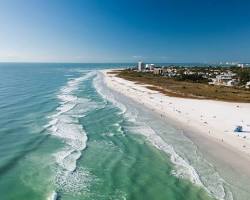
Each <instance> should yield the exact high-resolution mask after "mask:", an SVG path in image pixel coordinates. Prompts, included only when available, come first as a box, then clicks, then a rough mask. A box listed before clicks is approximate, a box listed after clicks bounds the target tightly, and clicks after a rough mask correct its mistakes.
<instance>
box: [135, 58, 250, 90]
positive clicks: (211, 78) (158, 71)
mask: <svg viewBox="0 0 250 200" xmlns="http://www.w3.org/2000/svg"><path fill="white" fill-rule="evenodd" d="M236 66H237V67H240V68H243V67H244V65H243V64H237V65H236ZM136 70H137V71H139V72H148V73H153V74H155V75H161V76H166V77H178V76H181V75H183V74H184V75H192V74H198V75H199V76H202V77H203V78H204V79H207V80H208V84H210V85H223V86H237V85H239V82H240V81H239V77H238V76H237V74H236V73H233V72H232V71H230V70H229V69H223V68H222V67H221V68H213V67H178V66H173V65H172V66H156V65H155V64H144V63H143V62H142V61H139V62H138V65H137V68H136ZM245 87H246V88H250V81H249V82H247V83H246V85H245Z"/></svg>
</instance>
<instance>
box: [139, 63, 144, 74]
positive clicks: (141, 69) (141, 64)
mask: <svg viewBox="0 0 250 200" xmlns="http://www.w3.org/2000/svg"><path fill="white" fill-rule="evenodd" d="M143 69H144V63H143V62H142V61H141V60H140V61H139V62H138V71H139V72H141V71H143Z"/></svg>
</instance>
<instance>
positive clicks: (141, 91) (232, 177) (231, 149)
mask: <svg viewBox="0 0 250 200" xmlns="http://www.w3.org/2000/svg"><path fill="white" fill-rule="evenodd" d="M109 71H110V70H103V71H102V74H103V77H104V83H105V84H106V85H107V87H109V88H110V89H112V90H114V91H116V92H118V93H121V94H123V95H125V96H127V97H128V98H130V99H131V100H133V101H135V102H137V103H139V104H141V105H143V106H145V107H147V108H148V109H150V110H151V111H153V112H154V113H155V114H156V115H157V116H158V117H159V118H162V119H163V121H164V120H166V121H168V122H170V124H173V126H175V127H176V128H178V129H181V130H183V131H184V134H185V136H186V137H188V138H189V139H190V140H191V141H192V142H193V143H194V144H195V145H196V146H197V148H198V149H199V151H201V153H202V154H203V155H205V158H206V159H207V160H208V161H209V162H210V163H212V164H213V165H214V167H215V168H216V170H217V171H218V172H219V174H220V175H222V177H223V178H224V179H225V180H226V181H227V182H228V183H229V184H230V185H231V187H233V188H234V191H236V192H237V191H238V190H242V189H243V188H244V189H243V190H245V191H248V190H249V189H250V184H249V183H248V180H249V178H250V170H249V165H250V138H249V137H247V138H243V137H240V136H237V135H234V133H233V131H232V132H229V131H228V132H224V131H223V129H227V128H228V127H229V126H230V125H231V126H232V121H233V120H234V119H235V118H234V116H232V114H231V113H234V112H236V113H237V112H239V111H238V110H240V111H241V112H243V113H244V114H243V119H244V120H247V111H248V110H249V111H250V104H247V103H228V102H222V101H213V100H197V99H185V98H178V97H169V96H166V95H164V94H161V93H160V92H157V91H153V90H151V89H148V88H146V86H145V85H141V84H136V83H134V82H131V81H128V80H125V79H122V78H119V77H115V75H114V74H108V73H107V72H109ZM170 102H171V104H169V103H170ZM185 102H187V103H186V104H185ZM190 102H191V104H190ZM180 103H182V107H181V108H175V109H173V107H177V106H178V105H179V104H180ZM197 104H198V107H201V105H202V106H203V109H202V110H192V109H193V108H192V107H196V106H197ZM200 104H201V105H200ZM211 105H212V106H215V108H216V110H215V112H216V116H217V118H215V119H216V120H214V121H212V120H211V118H210V119H209V118H208V114H210V115H211V114H212V113H213V111H214V109H211ZM187 106H189V107H187ZM185 109H186V110H185ZM223 109H229V113H230V114H228V113H226V116H228V117H227V118H226V120H225V121H226V123H225V124H226V125H224V124H223V122H224V121H223V120H222V116H224V115H225V114H224V113H223V112H222V111H223ZM230 109H231V110H230ZM187 111H189V113H188V114H186V113H187ZM191 111H194V112H191ZM199 111H200V112H202V114H203V117H202V120H200V122H199V121H198V120H197V119H200V115H199ZM197 115H198V117H197ZM192 117H194V120H193V121H192ZM212 119H214V118H212ZM205 120H207V121H208V123H204V121H205ZM212 122H215V123H214V124H213V123H212ZM230 122H231V124H230ZM248 122H249V124H250V119H249V121H247V123H248ZM215 125H218V127H217V126H216V127H214V126H215ZM208 130H210V131H208ZM249 135H250V133H249ZM243 145H245V147H243ZM242 186H244V187H242ZM236 199H237V198H236Z"/></svg>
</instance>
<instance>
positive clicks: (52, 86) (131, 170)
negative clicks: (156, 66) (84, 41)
mask: <svg viewBox="0 0 250 200" xmlns="http://www.w3.org/2000/svg"><path fill="white" fill-rule="evenodd" d="M117 66H121V65H118V64H38V63H37V64H31V63H29V64H24V63H23V64H10V63H2V64H0V111H1V115H0V199H1V200H49V199H51V200H52V199H54V200H55V199H62V200H78V199H84V200H85V199H86V200H88V199H91V200H106V199H107V200H111V199H114V200H120V199H121V200H124V199H128V200H136V199H138V200H139V199H143V200H147V199H148V200H161V199H171V200H183V199H186V200H188V199H190V200H196V199H197V200H198V199H201V200H203V199H204V200H207V199H215V198H217V199H232V193H231V191H230V189H229V187H228V185H227V184H226V183H225V182H224V181H223V180H222V179H221V178H220V177H219V175H218V173H217V172H216V171H215V169H214V168H213V167H212V166H210V165H209V164H208V163H206V160H205V159H204V158H203V156H202V154H200V153H199V151H198V150H197V148H196V147H195V145H194V144H193V143H192V142H191V141H190V140H188V139H187V138H186V137H185V136H184V134H183V133H182V131H181V130H178V129H176V128H174V127H173V126H171V125H170V124H168V123H167V122H166V121H163V120H162V119H161V118H159V116H156V115H155V114H154V113H153V112H151V111H150V110H147V109H146V108H144V107H142V106H140V105H137V104H136V103H135V102H133V101H132V100H130V99H128V98H126V97H124V96H122V95H121V94H117V93H116V92H114V91H111V90H110V89H108V88H107V87H106V86H105V84H104V83H103V80H102V75H101V74H100V73H99V72H98V70H100V69H105V68H113V67H117ZM208 166H209V167H208Z"/></svg>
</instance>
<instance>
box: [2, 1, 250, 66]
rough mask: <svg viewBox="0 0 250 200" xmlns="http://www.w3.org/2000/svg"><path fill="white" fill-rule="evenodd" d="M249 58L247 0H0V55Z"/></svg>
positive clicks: (29, 58)
mask: <svg viewBox="0 0 250 200" xmlns="http://www.w3.org/2000/svg"><path fill="white" fill-rule="evenodd" d="M138 60H143V61H144V62H205V63H214V62H220V61H222V62H225V61H230V62H232V61H234V62H250V1H249V0H24V1H22V0H0V62H136V61H138Z"/></svg>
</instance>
